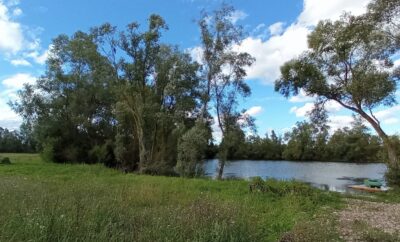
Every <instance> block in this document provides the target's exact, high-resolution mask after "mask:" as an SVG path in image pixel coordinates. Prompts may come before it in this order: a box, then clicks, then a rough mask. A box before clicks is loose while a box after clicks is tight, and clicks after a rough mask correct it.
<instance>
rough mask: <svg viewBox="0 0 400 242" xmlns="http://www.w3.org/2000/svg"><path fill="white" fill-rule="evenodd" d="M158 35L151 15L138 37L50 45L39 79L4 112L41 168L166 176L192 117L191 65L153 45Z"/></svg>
mask: <svg viewBox="0 0 400 242" xmlns="http://www.w3.org/2000/svg"><path fill="white" fill-rule="evenodd" d="M166 28H167V26H166V24H165V22H164V20H163V19H162V18H161V17H160V16H158V15H151V16H150V18H149V23H148V28H147V30H145V31H141V28H140V26H139V24H138V23H135V22H134V23H131V24H129V25H128V27H127V29H126V30H125V31H122V32H117V29H116V27H113V26H111V25H110V24H104V25H102V26H100V27H95V28H92V29H91V30H90V31H89V32H88V33H85V32H82V31H78V32H76V33H75V34H74V35H73V36H72V37H68V36H66V35H61V36H59V37H57V38H56V39H55V40H54V41H53V48H52V50H51V53H50V55H49V59H48V61H47V71H46V73H45V75H43V76H42V77H41V78H39V80H38V81H37V84H36V85H27V86H25V88H24V89H23V90H22V91H21V92H20V100H19V101H18V102H16V103H14V104H13V105H12V106H13V108H14V110H16V111H17V112H18V113H20V114H21V115H22V116H23V118H24V121H25V123H26V124H29V125H28V126H27V128H29V129H27V131H29V132H30V131H31V130H32V132H33V134H34V137H35V139H36V140H37V141H38V144H39V146H40V149H41V151H42V153H43V154H45V156H46V157H47V158H48V160H52V161H56V162H88V163H96V162H102V163H104V164H106V165H109V166H117V167H119V168H121V169H123V170H125V171H132V170H135V169H136V170H139V171H140V172H148V173H152V174H161V173H162V174H166V173H169V174H171V173H174V170H173V169H174V167H175V165H176V159H177V146H178V141H179V139H180V137H181V136H182V135H183V134H184V133H185V132H186V131H188V130H189V129H190V128H192V127H193V126H194V125H195V120H196V119H197V117H198V116H199V114H198V113H199V107H200V106H199V103H200V101H199V97H200V96H199V93H200V87H199V77H198V75H197V73H198V70H199V65H198V64H197V63H195V62H193V61H192V59H191V58H190V56H189V55H188V54H185V53H183V52H181V51H180V50H179V49H178V48H177V47H174V46H169V45H165V44H162V43H161V42H160V38H161V34H162V31H164V30H165V29H166Z"/></svg>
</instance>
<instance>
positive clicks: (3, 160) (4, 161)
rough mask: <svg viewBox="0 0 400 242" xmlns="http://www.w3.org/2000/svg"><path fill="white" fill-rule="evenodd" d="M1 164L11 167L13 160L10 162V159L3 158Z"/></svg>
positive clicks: (0, 159)
mask: <svg viewBox="0 0 400 242" xmlns="http://www.w3.org/2000/svg"><path fill="white" fill-rule="evenodd" d="M0 164H3V165H10V164H11V160H10V158H8V157H4V158H1V157H0Z"/></svg>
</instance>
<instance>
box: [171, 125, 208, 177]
mask: <svg viewBox="0 0 400 242" xmlns="http://www.w3.org/2000/svg"><path fill="white" fill-rule="evenodd" d="M208 136H209V135H208V131H207V129H206V128H205V127H204V125H203V124H201V123H200V122H198V123H196V125H195V126H194V127H193V128H191V129H190V130H188V131H187V132H186V133H185V134H184V135H183V136H182V137H181V139H180V140H179V143H178V162H177V164H176V170H177V172H178V173H179V174H180V175H181V176H185V177H196V176H201V175H202V174H203V167H202V164H203V162H202V160H203V158H204V153H205V148H206V147H207V142H208Z"/></svg>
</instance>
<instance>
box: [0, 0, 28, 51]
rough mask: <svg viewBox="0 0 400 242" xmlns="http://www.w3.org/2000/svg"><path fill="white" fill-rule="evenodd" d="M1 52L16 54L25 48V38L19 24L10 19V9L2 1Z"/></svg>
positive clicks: (0, 4) (0, 7) (0, 21)
mask: <svg viewBox="0 0 400 242" xmlns="http://www.w3.org/2000/svg"><path fill="white" fill-rule="evenodd" d="M0 36H1V37H0V52H5V53H16V52H18V51H20V50H21V49H22V47H23V42H24V36H23V33H22V27H21V25H20V24H19V23H16V22H14V21H13V20H11V19H10V16H9V11H8V7H7V6H6V5H4V3H3V2H2V1H0Z"/></svg>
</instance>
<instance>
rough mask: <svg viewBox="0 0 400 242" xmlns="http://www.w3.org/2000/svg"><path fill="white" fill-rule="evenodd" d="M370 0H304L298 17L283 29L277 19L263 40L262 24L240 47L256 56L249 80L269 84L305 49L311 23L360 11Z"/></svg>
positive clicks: (249, 72)
mask: <svg viewBox="0 0 400 242" xmlns="http://www.w3.org/2000/svg"><path fill="white" fill-rule="evenodd" d="M368 2H369V0H352V1H349V0H336V1H321V0H304V8H303V11H302V12H301V14H300V15H299V17H298V18H297V20H296V21H295V22H294V23H292V24H290V25H289V26H288V27H287V28H286V29H283V24H282V23H280V22H278V23H275V24H273V25H271V26H270V27H269V28H270V29H269V30H270V33H271V35H272V36H271V37H270V38H269V39H267V40H265V39H264V37H265V34H259V32H260V30H261V29H262V28H265V25H263V24H261V25H258V26H257V27H256V28H255V31H253V32H252V33H253V36H251V37H248V38H246V39H245V40H244V41H243V43H242V44H241V46H240V48H239V50H241V51H246V52H248V53H249V54H251V55H252V56H254V57H255V58H256V63H254V64H253V66H251V67H250V68H249V70H248V79H258V80H261V81H263V82H264V83H266V84H272V83H273V82H274V81H275V80H276V79H277V78H278V77H279V75H280V69H279V68H280V66H282V64H284V63H285V62H286V61H289V60H290V59H293V58H295V57H297V56H299V55H300V54H301V53H303V52H304V51H305V50H307V48H308V45H307V36H308V35H309V33H310V32H311V30H312V28H313V26H315V24H317V23H318V21H320V20H323V19H332V20H335V19H338V18H339V17H340V15H341V14H343V11H348V12H352V13H353V14H355V15H357V14H361V13H363V12H364V11H365V6H366V4H367V3H368Z"/></svg>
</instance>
